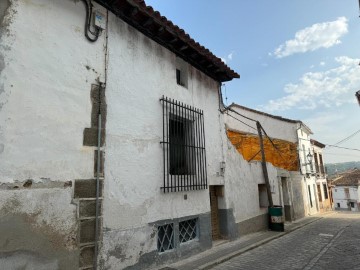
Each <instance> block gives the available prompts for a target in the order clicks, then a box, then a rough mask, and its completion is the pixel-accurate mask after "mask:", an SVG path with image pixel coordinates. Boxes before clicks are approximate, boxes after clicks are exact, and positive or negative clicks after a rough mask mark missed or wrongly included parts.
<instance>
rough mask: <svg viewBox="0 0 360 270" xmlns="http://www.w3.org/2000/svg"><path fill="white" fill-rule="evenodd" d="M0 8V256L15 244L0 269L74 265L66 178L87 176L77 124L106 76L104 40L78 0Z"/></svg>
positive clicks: (17, 0) (86, 117) (39, 0)
mask: <svg viewBox="0 0 360 270" xmlns="http://www.w3.org/2000/svg"><path fill="white" fill-rule="evenodd" d="M0 9H1V10H0V16H2V15H3V14H4V17H0V23H1V27H0V33H1V38H0V164H1V165H0V189H1V190H0V193H1V196H0V198H1V199H0V229H1V231H2V232H4V233H3V234H2V235H1V237H0V246H1V250H0V253H1V252H10V253H8V254H12V253H11V252H14V250H15V251H17V250H19V249H21V250H22V251H21V252H18V253H16V252H15V253H14V254H12V255H9V256H7V257H6V260H5V261H4V260H2V261H1V262H0V265H4V264H5V265H6V263H10V265H11V264H12V266H14V267H15V266H16V267H19V268H22V267H29V269H77V268H78V262H79V251H78V245H77V237H78V235H77V233H78V231H77V230H78V221H77V207H76V204H75V203H74V201H73V189H72V188H71V183H73V181H74V180H75V179H79V178H83V179H87V178H92V177H93V158H94V153H93V148H88V147H83V146H82V145H83V130H84V128H86V127H89V126H90V120H91V104H90V87H91V84H92V83H95V82H96V80H97V79H98V78H99V79H100V80H102V78H103V75H104V51H103V46H104V40H105V39H104V38H105V36H104V35H103V36H101V37H100V38H99V41H98V42H97V43H94V44H90V43H89V42H87V40H86V39H85V37H84V22H85V6H84V4H83V3H82V2H81V1H70V0H64V1H55V0H31V1H28V0H12V1H1V5H0ZM29 180H31V182H30V183H32V184H27V185H25V187H23V185H24V183H26V181H29ZM10 206H11V207H10ZM9 224H11V225H10V226H9ZM8 238H11V239H12V240H11V245H6V244H5V243H6V241H8ZM29 254H30V255H29ZM29 256H30V257H29ZM0 257H1V256H0ZM44 258H46V259H44ZM2 259H4V257H2ZM29 261H30V262H29ZM24 265H26V266H24ZM44 265H46V266H44Z"/></svg>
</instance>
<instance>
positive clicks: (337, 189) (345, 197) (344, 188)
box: [331, 169, 360, 211]
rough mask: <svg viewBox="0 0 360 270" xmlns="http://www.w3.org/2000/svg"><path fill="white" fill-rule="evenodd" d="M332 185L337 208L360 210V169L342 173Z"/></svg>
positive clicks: (335, 207)
mask: <svg viewBox="0 0 360 270" xmlns="http://www.w3.org/2000/svg"><path fill="white" fill-rule="evenodd" d="M331 185H332V194H333V200H334V209H335V210H345V211H360V189H359V185H360V169H353V170H350V171H346V172H343V173H341V174H340V175H339V176H338V177H337V178H335V179H334V180H333V181H332V182H331Z"/></svg>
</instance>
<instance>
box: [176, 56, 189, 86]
mask: <svg viewBox="0 0 360 270" xmlns="http://www.w3.org/2000/svg"><path fill="white" fill-rule="evenodd" d="M176 83H177V84H178V85H181V86H183V87H186V88H187V87H188V63H186V62H185V61H184V60H182V59H181V58H179V57H176Z"/></svg>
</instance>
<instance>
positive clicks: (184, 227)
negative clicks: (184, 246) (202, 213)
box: [179, 218, 197, 244]
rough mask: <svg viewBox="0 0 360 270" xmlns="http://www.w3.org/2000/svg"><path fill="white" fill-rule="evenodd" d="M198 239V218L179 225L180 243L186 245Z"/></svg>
mask: <svg viewBox="0 0 360 270" xmlns="http://www.w3.org/2000/svg"><path fill="white" fill-rule="evenodd" d="M195 238H197V218H194V219H189V220H184V221H181V222H180V223H179V242H180V244H181V243H185V242H188V241H190V240H193V239H195Z"/></svg>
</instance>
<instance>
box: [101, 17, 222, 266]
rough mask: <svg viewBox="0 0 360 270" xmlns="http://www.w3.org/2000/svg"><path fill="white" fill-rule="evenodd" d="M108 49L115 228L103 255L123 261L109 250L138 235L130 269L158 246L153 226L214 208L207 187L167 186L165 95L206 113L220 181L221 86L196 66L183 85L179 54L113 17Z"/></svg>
mask: <svg viewBox="0 0 360 270" xmlns="http://www.w3.org/2000/svg"><path fill="white" fill-rule="evenodd" d="M108 48H109V65H108V71H109V72H108V81H107V88H106V99H107V110H108V113H107V124H106V125H107V127H106V149H105V151H106V159H105V187H104V205H103V208H104V228H105V230H106V231H112V232H113V233H110V234H111V237H110V236H109V237H107V236H106V235H105V239H104V251H103V252H104V254H105V255H104V256H105V257H106V258H105V260H106V265H108V266H111V265H112V266H114V265H116V264H119V261H120V260H119V258H116V256H109V255H108V252H107V251H109V250H114V249H116V247H117V246H118V245H119V244H121V243H124V241H127V239H130V238H131V239H132V240H131V241H129V242H128V243H127V244H126V249H127V250H132V252H131V254H132V258H129V256H127V255H125V257H126V259H125V260H122V262H121V263H122V266H123V267H126V265H132V264H134V263H136V262H137V260H138V259H139V257H140V255H141V254H146V253H149V252H152V251H156V238H155V239H149V237H150V235H151V234H152V228H151V227H149V226H150V225H149V223H152V222H156V221H161V220H165V219H173V218H179V217H184V216H190V215H198V214H204V213H209V211H210V202H209V190H208V189H206V190H201V191H188V192H171V193H166V194H164V193H163V192H162V191H161V190H160V187H161V186H162V184H163V173H164V172H163V149H162V145H161V144H160V142H161V141H162V135H163V123H162V121H163V116H162V113H163V112H162V104H161V102H160V98H161V97H162V96H163V95H165V96H167V97H169V98H173V99H175V100H178V101H181V102H184V103H185V104H187V105H191V106H194V107H196V108H198V109H201V110H203V111H204V121H205V137H206V160H207V175H208V183H209V184H220V183H223V178H222V177H219V176H217V172H218V171H219V170H220V162H221V161H223V158H222V145H221V139H222V137H221V136H220V129H221V126H220V125H221V123H220V120H219V111H218V104H219V100H218V83H217V82H215V81H214V80H212V79H210V78H209V77H207V76H206V75H204V74H203V73H201V72H200V71H198V70H196V69H195V68H193V67H191V66H190V65H189V76H188V88H184V87H182V86H179V85H177V83H176V76H175V75H176V72H175V70H176V66H175V64H176V56H175V54H174V53H172V52H170V51H169V50H167V49H165V48H164V47H162V46H160V45H159V44H157V43H155V42H154V41H152V40H150V39H149V38H147V37H145V36H144V35H143V34H141V33H140V32H138V31H137V30H135V29H134V28H132V27H131V26H129V25H127V24H126V23H124V22H123V21H121V20H120V19H118V18H116V17H115V16H113V15H111V16H110V21H109V44H108ZM185 194H187V199H186V200H185V199H184V195H185ZM134 231H136V232H137V233H135V234H134ZM114 238H115V239H117V241H113V239H114ZM119 242H120V243H119ZM139 243H145V244H143V245H139ZM129 254H130V253H129ZM138 254H140V255H138Z"/></svg>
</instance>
